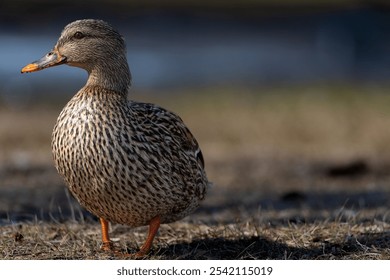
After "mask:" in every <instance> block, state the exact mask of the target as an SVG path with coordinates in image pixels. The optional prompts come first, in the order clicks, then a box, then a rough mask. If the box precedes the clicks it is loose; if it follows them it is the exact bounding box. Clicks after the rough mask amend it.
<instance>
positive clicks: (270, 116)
mask: <svg viewBox="0 0 390 280" xmlns="http://www.w3.org/2000/svg"><path fill="white" fill-rule="evenodd" d="M132 98H133V99H137V100H142V101H152V102H155V103H158V104H160V105H162V106H164V107H166V108H169V109H171V110H173V111H175V112H177V113H178V114H179V115H181V116H182V118H183V119H184V121H185V122H186V123H187V125H188V126H189V127H190V129H191V130H192V132H193V133H194V134H195V136H196V137H197V139H198V140H199V143H200V145H201V147H202V150H203V153H204V156H205V161H206V170H207V173H208V176H209V179H210V180H211V181H212V182H213V183H214V186H213V188H212V189H211V190H210V192H209V194H208V197H207V199H206V200H205V201H204V203H203V204H202V206H201V207H200V208H199V209H198V210H197V211H196V212H195V213H194V214H192V215H190V216H189V217H187V218H185V219H184V220H182V221H179V222H176V223H173V224H169V225H163V226H162V227H161V229H160V231H159V234H158V236H157V238H156V240H155V242H154V245H153V248H152V251H151V252H150V254H149V255H148V256H147V257H146V258H148V259H390V249H389V248H390V217H389V213H390V212H389V205H390V188H389V185H390V145H389V143H390V95H389V94H388V90H387V88H386V87H378V86H361V87H358V88H355V87H351V86H338V87H335V86H333V87H318V86H313V87H294V88H261V89H258V88H257V89H220V88H217V89H199V90H191V91H188V92H186V93H185V94H180V93H179V92H174V93H169V94H168V93H160V94H150V93H137V94H134V95H133V96H132ZM65 102H66V101H63V102H62V101H59V102H56V104H54V105H53V104H47V103H40V104H25V105H23V106H21V107H17V106H16V107H15V106H10V105H9V104H5V103H1V99H0V258H1V259H115V258H118V256H116V255H112V254H109V253H106V252H103V251H101V250H100V245H101V241H100V226H99V223H98V221H97V219H96V218H95V217H93V216H92V215H90V214H88V213H87V212H86V211H84V210H83V209H82V208H80V206H79V205H78V204H77V202H75V200H74V199H73V198H72V197H71V196H70V195H69V193H68V192H67V190H66V187H65V185H64V183H63V182H62V180H61V178H60V177H59V175H58V174H57V173H56V170H55V169H54V167H53V163H52V159H51V150H50V136H51V130H52V127H53V125H54V123H55V120H56V117H57V115H58V113H59V111H60V109H61V107H62V106H63V105H64V104H65ZM146 231H147V228H145V227H141V228H136V229H132V228H129V227H127V226H123V225H112V226H111V231H110V232H111V237H112V239H113V241H114V243H115V245H116V246H117V247H118V248H119V249H120V250H122V251H123V252H130V253H131V252H135V251H136V250H137V248H139V246H140V245H141V244H142V242H143V240H144V238H145V235H146Z"/></svg>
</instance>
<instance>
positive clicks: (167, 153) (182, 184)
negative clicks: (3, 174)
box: [22, 19, 209, 256]
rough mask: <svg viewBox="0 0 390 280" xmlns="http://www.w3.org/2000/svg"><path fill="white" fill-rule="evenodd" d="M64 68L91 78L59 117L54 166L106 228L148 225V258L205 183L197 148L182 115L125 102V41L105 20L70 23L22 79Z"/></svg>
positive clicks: (104, 237) (191, 205)
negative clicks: (164, 227)
mask: <svg viewBox="0 0 390 280" xmlns="http://www.w3.org/2000/svg"><path fill="white" fill-rule="evenodd" d="M60 64H68V65H70V66H76V67H80V68H83V69H85V70H86V71H87V72H88V80H87V83H86V85H85V86H84V87H83V88H81V89H80V90H79V91H78V92H77V93H76V95H75V96H74V97H73V98H72V99H71V100H70V101H69V102H68V104H67V105H66V106H65V107H64V109H63V110H62V112H61V113H60V115H59V117H58V119H57V123H56V125H55V127H54V130H53V134H52V151H53V156H54V161H55V166H56V168H57V170H58V172H59V173H60V174H61V175H62V177H63V178H64V180H65V182H66V184H67V185H68V187H69V190H70V192H71V193H72V194H73V195H74V197H75V198H76V199H77V200H78V201H79V203H80V204H81V205H82V206H84V207H85V208H86V209H87V210H88V211H90V212H91V213H93V214H94V215H96V216H97V217H99V218H100V222H101V227H102V241H103V249H105V250H111V249H113V246H112V244H111V243H110V239H109V235H108V222H113V223H119V224H126V225H130V226H132V227H139V226H144V225H149V234H148V236H147V238H146V241H145V243H144V244H143V246H142V247H141V249H140V251H139V252H138V253H137V255H138V256H142V255H145V254H147V253H148V251H149V250H150V248H151V245H152V242H153V239H154V237H155V235H156V233H157V231H158V229H159V226H160V223H170V222H174V221H176V220H179V219H182V218H183V217H185V216H187V215H188V214H190V213H191V212H192V211H194V210H195V209H196V208H197V207H198V205H199V202H200V201H201V200H203V199H204V198H205V195H206V191H207V188H208V185H209V182H208V180H207V177H206V173H205V170H204V161H203V156H202V152H201V151H200V149H199V145H198V143H197V141H196V139H195V138H194V136H193V135H192V134H191V132H190V131H189V129H188V128H187V127H186V125H185V124H184V123H183V121H182V120H181V119H180V117H179V116H177V115H176V114H174V113H172V112H170V111H167V110H165V109H163V108H161V107H158V106H156V105H154V104H149V103H140V102H135V101H130V100H128V99H127V95H128V89H129V87H130V83H131V74H130V71H129V67H128V64H127V59H126V46H125V42H124V39H123V38H122V36H121V35H120V34H119V33H118V32H117V31H116V30H115V29H114V28H113V27H111V26H110V25H109V24H107V23H106V22H104V21H102V20H93V19H86V20H78V21H74V22H72V23H70V24H68V25H67V26H66V27H65V28H64V30H63V31H62V33H61V36H60V38H59V39H58V42H57V43H56V45H55V46H54V48H53V50H52V51H51V52H49V53H48V54H47V55H45V56H44V57H42V58H41V59H39V60H37V61H35V62H33V63H31V64H28V65H27V66H25V67H24V68H23V69H22V73H25V72H34V71H38V70H42V69H45V68H48V67H52V66H57V65H60Z"/></svg>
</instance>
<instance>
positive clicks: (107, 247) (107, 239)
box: [100, 218, 113, 251]
mask: <svg viewBox="0 0 390 280" xmlns="http://www.w3.org/2000/svg"><path fill="white" fill-rule="evenodd" d="M100 224H101V225H102V242H103V245H102V249H103V250H104V251H111V250H112V249H113V247H112V244H111V241H110V237H109V236H108V222H107V221H106V220H105V219H104V218H100Z"/></svg>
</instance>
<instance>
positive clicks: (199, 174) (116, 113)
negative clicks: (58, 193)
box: [52, 88, 208, 226]
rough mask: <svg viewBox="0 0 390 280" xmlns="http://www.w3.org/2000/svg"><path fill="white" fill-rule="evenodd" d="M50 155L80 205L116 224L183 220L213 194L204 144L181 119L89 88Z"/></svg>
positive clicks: (63, 121) (62, 122) (60, 123)
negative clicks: (202, 149)
mask: <svg viewBox="0 0 390 280" xmlns="http://www.w3.org/2000/svg"><path fill="white" fill-rule="evenodd" d="M52 149H53V155H54V160H55V163H56V168H57V170H58V171H59V173H60V174H61V175H62V176H63V177H64V179H65V181H66V182H67V184H68V186H69V188H70V191H71V192H72V194H73V195H74V196H75V197H76V199H77V200H78V201H79V202H80V203H81V204H82V205H83V206H84V207H85V208H86V209H87V210H89V211H90V212H92V213H93V214H95V215H97V216H98V217H103V218H105V219H107V220H109V221H112V222H116V223H122V224H128V225H131V226H140V225H146V224H148V222H149V221H150V220H151V219H152V218H153V217H155V216H157V215H159V216H160V217H161V221H162V222H163V223H167V222H172V221H175V220H178V219H181V218H183V217H184V216H186V215H188V214H189V213H190V212H192V211H193V210H194V209H196V208H197V206H198V205H199V201H200V200H202V199H203V198H204V196H205V193H206V189H207V186H208V180H207V177H206V174H205V171H204V162H203V157H202V153H201V151H200V149H199V146H198V143H197V142H196V140H195V138H194V137H193V136H192V134H191V133H190V131H189V130H188V128H187V127H186V126H185V124H184V123H183V121H182V120H181V119H180V118H179V117H178V116H177V115H176V114H174V113H172V112H169V111H167V110H165V109H162V108H160V107H158V106H156V105H153V104H148V103H138V102H132V101H127V100H126V99H125V98H124V97H123V96H120V95H116V94H115V93H112V94H110V93H109V92H104V90H103V89H96V88H83V89H82V90H80V92H79V93H78V94H77V95H76V96H75V97H73V98H72V100H71V101H69V103H68V104H67V105H66V106H65V108H64V109H63V111H62V112H61V114H60V116H59V117H58V120H57V123H56V125H55V127H54V131H53V137H52Z"/></svg>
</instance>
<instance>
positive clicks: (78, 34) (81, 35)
mask: <svg viewBox="0 0 390 280" xmlns="http://www.w3.org/2000/svg"><path fill="white" fill-rule="evenodd" d="M84 37H85V35H84V34H83V33H81V32H80V31H77V32H76V33H75V34H74V35H73V38H75V39H82V38H84Z"/></svg>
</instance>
